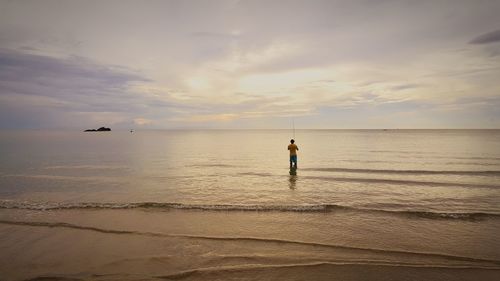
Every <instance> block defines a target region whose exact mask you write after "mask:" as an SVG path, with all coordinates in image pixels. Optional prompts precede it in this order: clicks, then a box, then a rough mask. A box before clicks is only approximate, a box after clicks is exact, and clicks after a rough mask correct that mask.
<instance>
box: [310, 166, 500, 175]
mask: <svg viewBox="0 0 500 281" xmlns="http://www.w3.org/2000/svg"><path fill="white" fill-rule="evenodd" d="M302 170H305V171H317V172H345V173H366V174H401V175H458V176H466V175H469V176H500V171H495V170H490V171H451V170H449V171H446V170H442V171H435V170H382V169H352V168H304V169H302Z"/></svg>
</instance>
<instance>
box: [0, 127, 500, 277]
mask: <svg viewBox="0 0 500 281" xmlns="http://www.w3.org/2000/svg"><path fill="white" fill-rule="evenodd" d="M291 138H295V140H296V144H297V146H298V147H299V151H298V169H296V170H291V169H290V168H289V162H288V161H289V156H288V151H287V145H288V144H289V141H290V139H291ZM0 155H1V159H0V280H500V239H499V237H500V236H499V233H500V130H296V131H295V132H292V131H291V130H157V131H156V130H143V131H141V130H137V131H134V132H133V133H131V132H129V131H111V132H75V131H2V132H0ZM43 278H46V279H43ZM47 278H48V279H47Z"/></svg>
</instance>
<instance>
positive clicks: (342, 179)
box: [301, 176, 500, 189]
mask: <svg viewBox="0 0 500 281" xmlns="http://www.w3.org/2000/svg"><path fill="white" fill-rule="evenodd" d="M301 178H303V179H315V180H324V181H338V182H355V183H368V184H371V183H381V184H391V185H400V186H405V185H408V186H443V187H447V186H449V187H466V188H489V189H491V188H493V189H497V188H500V185H489V184H470V183H458V182H435V181H412V180H393V179H383V178H382V179H380V178H378V179H377V178H346V177H329V176H326V177H325V176H301Z"/></svg>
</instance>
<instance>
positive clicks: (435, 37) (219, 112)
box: [0, 0, 500, 129]
mask: <svg viewBox="0 0 500 281" xmlns="http://www.w3.org/2000/svg"><path fill="white" fill-rule="evenodd" d="M499 11H500V1H498V0H496V1H487V0H477V1H472V0H465V1H462V0H450V1H439V0H429V1H425V0H424V1H404V0H398V1H389V0H387V1H378V0H366V1H356V0H345V1H333V0H325V1H320V0H318V1H315V0H314V1H311V0H307V1H306V0H300V1H294V0H288V1H284V0H282V1H274V0H264V1H259V0H251V1H250V0H249V1H236V0H212V1H208V0H199V1H191V0H179V1H167V0H165V1H149V0H142V1H124V0H117V1H107V0H99V1H92V0H81V1H78V0H75V1H51V0H34V1H16V0H13V1H7V0H0V128H3V129H6V128H54V129H56V128H77V129H82V128H89V127H99V126H111V127H113V128H123V129H129V128H136V129H139V128H165V129H168V128H290V126H291V125H290V124H291V122H292V120H294V122H295V124H296V127H297V128H500V110H499V108H500V16H499Z"/></svg>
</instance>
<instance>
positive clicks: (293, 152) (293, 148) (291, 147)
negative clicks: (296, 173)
mask: <svg viewBox="0 0 500 281" xmlns="http://www.w3.org/2000/svg"><path fill="white" fill-rule="evenodd" d="M288 150H290V169H291V168H292V163H293V164H294V166H293V167H294V168H295V169H297V150H299V148H298V147H297V145H296V144H295V141H294V140H293V139H292V140H290V144H289V145H288Z"/></svg>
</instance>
